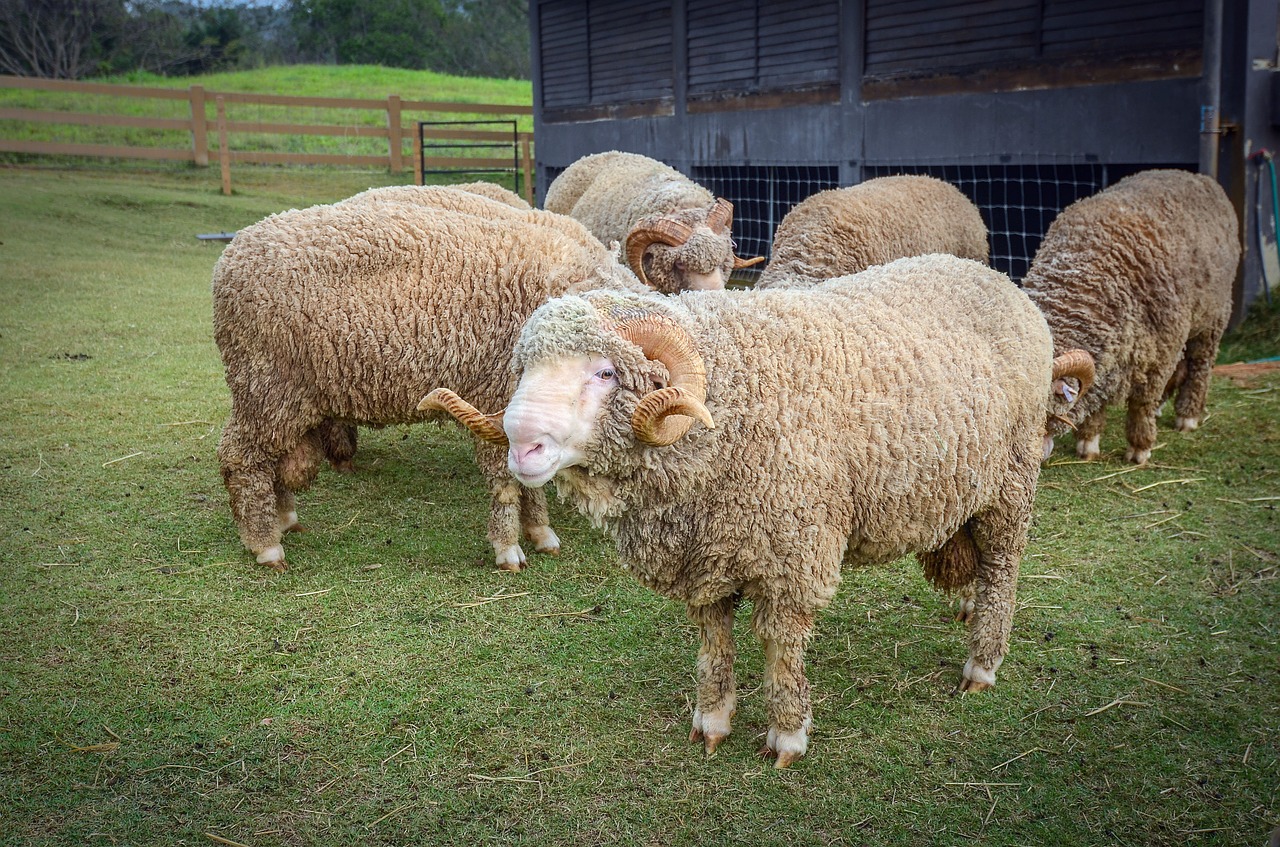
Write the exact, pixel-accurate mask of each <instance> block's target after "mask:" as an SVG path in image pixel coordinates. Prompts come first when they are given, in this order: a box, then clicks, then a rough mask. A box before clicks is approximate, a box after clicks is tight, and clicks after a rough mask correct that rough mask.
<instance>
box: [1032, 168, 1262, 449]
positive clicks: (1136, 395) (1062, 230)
mask: <svg viewBox="0 0 1280 847" xmlns="http://www.w3.org/2000/svg"><path fill="white" fill-rule="evenodd" d="M1239 261H1240V238H1239V224H1238V221H1237V219H1236V213H1235V210H1234V209H1233V208H1232V206H1231V202H1230V201H1229V200H1228V199H1227V196H1226V193H1225V192H1224V191H1223V190H1222V188H1221V187H1220V186H1219V185H1218V184H1217V183H1216V182H1215V181H1214V180H1212V179H1210V178H1209V177H1206V176H1202V175H1199V174H1193V173H1189V172H1187V171H1180V170H1150V171H1141V172H1139V173H1136V174H1133V175H1132V176H1129V177H1126V178H1125V179H1122V180H1120V181H1119V182H1117V183H1116V184H1115V185H1113V186H1111V187H1110V188H1107V189H1106V190H1104V191H1102V192H1099V193H1098V194H1095V195H1094V196H1092V197H1088V198H1085V199H1083V200H1078V201H1076V202H1075V203H1072V204H1071V205H1070V206H1068V207H1067V208H1066V209H1064V210H1063V211H1062V213H1061V214H1059V215H1058V217H1057V218H1056V219H1055V220H1054V222H1053V224H1052V225H1050V227H1049V231H1048V233H1047V234H1046V235H1045V237H1044V241H1043V242H1042V243H1041V244H1040V249H1039V250H1037V251H1036V255H1035V258H1034V259H1033V260H1032V263H1031V268H1030V269H1029V271H1028V272H1027V276H1026V278H1025V279H1024V280H1023V287H1024V289H1025V290H1026V292H1027V294H1028V295H1029V296H1030V297H1031V300H1032V302H1033V303H1035V304H1036V305H1037V306H1039V307H1040V309H1041V311H1042V312H1044V316H1045V319H1046V320H1047V321H1048V323H1049V328H1050V329H1051V330H1052V331H1053V339H1054V344H1055V345H1056V346H1057V347H1058V348H1059V349H1064V348H1067V347H1078V348H1081V349H1083V350H1086V351H1088V352H1089V354H1091V355H1092V356H1093V358H1094V360H1095V361H1096V363H1097V377H1096V381H1095V384H1094V387H1093V390H1092V391H1090V392H1089V393H1088V394H1087V395H1086V396H1084V397H1082V398H1080V400H1079V402H1078V403H1076V404H1075V405H1074V407H1073V408H1070V409H1067V408H1063V406H1065V404H1066V403H1067V402H1068V401H1069V400H1070V399H1072V397H1073V396H1074V393H1073V387H1074V386H1073V384H1072V383H1071V382H1069V381H1055V383H1054V386H1055V389H1056V392H1057V397H1058V405H1057V406H1056V407H1055V408H1051V409H1050V412H1051V415H1052V424H1051V426H1050V429H1049V432H1048V434H1047V435H1046V438H1045V442H1044V458H1046V459H1047V458H1048V457H1049V455H1050V454H1051V453H1052V450H1053V436H1054V435H1059V434H1061V433H1062V432H1064V431H1066V429H1068V428H1074V429H1075V431H1076V453H1077V455H1079V456H1080V457H1081V458H1083V459H1096V458H1098V456H1099V455H1100V453H1101V447H1100V442H1101V436H1102V430H1103V426H1104V424H1105V420H1106V408H1107V406H1108V405H1109V404H1112V403H1125V404H1126V405H1127V407H1128V422H1127V426H1126V435H1127V439H1128V445H1129V446H1128V449H1127V451H1126V452H1125V459H1126V460H1127V461H1130V462H1134V463H1137V464H1143V463H1145V462H1146V461H1147V460H1148V459H1149V458H1150V457H1151V448H1152V446H1153V445H1154V444H1155V440H1156V414H1157V411H1158V409H1159V407H1160V404H1161V402H1162V401H1163V399H1164V396H1165V391H1166V387H1168V388H1171V389H1174V388H1176V390H1177V395H1178V397H1177V400H1176V402H1175V408H1176V411H1177V419H1176V422H1175V428H1176V429H1178V430H1179V431H1182V432H1191V431H1192V430H1194V429H1195V428H1196V427H1197V426H1198V425H1199V422H1200V418H1201V417H1202V416H1203V414H1204V408H1205V396H1206V394H1207V392H1208V388H1209V375H1210V371H1211V369H1212V367H1213V361H1214V359H1215V358H1216V357H1217V355H1218V343H1219V341H1220V340H1221V338H1222V332H1223V330H1224V329H1225V328H1226V325H1227V320H1228V319H1229V318H1230V316H1231V289H1232V285H1233V282H1234V279H1235V273H1236V266H1237V264H1238V263H1239ZM1180 365H1182V366H1183V367H1184V368H1185V377H1175V374H1177V373H1179V366H1180Z"/></svg>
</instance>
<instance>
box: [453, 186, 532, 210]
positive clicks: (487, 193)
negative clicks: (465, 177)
mask: <svg viewBox="0 0 1280 847" xmlns="http://www.w3.org/2000/svg"><path fill="white" fill-rule="evenodd" d="M449 188H454V189H457V190H458V191H467V192H470V193H472V194H479V195H480V196H481V197H488V198H489V199H490V200H497V201H498V202H499V203H504V204H506V205H508V206H510V207H512V208H513V209H521V210H524V211H528V210H529V209H532V208H533V207H532V206H530V205H529V202H528V201H527V200H525V199H524V198H523V197H521V196H520V195H519V194H516V193H515V192H514V191H511V190H510V189H507V188H503V187H502V186H501V185H498V184H497V183H496V182H487V181H485V180H480V181H478V182H459V183H455V184H453V185H450V186H449Z"/></svg>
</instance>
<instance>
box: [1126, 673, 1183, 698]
mask: <svg viewBox="0 0 1280 847" xmlns="http://www.w3.org/2000/svg"><path fill="white" fill-rule="evenodd" d="M1138 678H1139V679H1141V680H1142V681H1143V682H1149V683H1151V684H1152V685H1158V686H1160V687H1161V688H1167V689H1169V690H1170V691H1176V692H1178V693H1179V694H1190V693H1191V692H1190V691H1187V690H1186V689H1185V688H1179V687H1178V686H1176V685H1170V684H1169V683H1167V682H1161V681H1160V680H1158V679H1151V678H1150V677H1145V676H1141V677H1138Z"/></svg>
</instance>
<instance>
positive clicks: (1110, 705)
mask: <svg viewBox="0 0 1280 847" xmlns="http://www.w3.org/2000/svg"><path fill="white" fill-rule="evenodd" d="M1150 705H1151V704H1150V703H1142V702H1139V701H1138V700H1126V699H1124V698H1123V697H1117V698H1116V699H1115V700H1112V701H1111V702H1110V703H1108V704H1107V705H1105V706H1099V707H1098V708H1096V709H1094V710H1093V711H1091V712H1085V713H1084V714H1083V715H1081V716H1080V717H1082V718H1088V717H1092V716H1094V715H1100V714H1102V713H1103V712H1105V711H1106V710H1107V709H1112V708H1115V707H1116V706H1139V707H1147V706H1150Z"/></svg>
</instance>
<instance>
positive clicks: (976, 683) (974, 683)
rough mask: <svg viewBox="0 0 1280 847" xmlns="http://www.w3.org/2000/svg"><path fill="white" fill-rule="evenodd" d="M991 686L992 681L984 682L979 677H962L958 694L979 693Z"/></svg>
mask: <svg viewBox="0 0 1280 847" xmlns="http://www.w3.org/2000/svg"><path fill="white" fill-rule="evenodd" d="M990 687H991V683H989V682H982V681H981V680H977V679H962V680H960V685H959V686H958V687H957V688H956V693H957V694H977V693H978V692H979V691H986V690H987V689H988V688H990Z"/></svg>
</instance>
